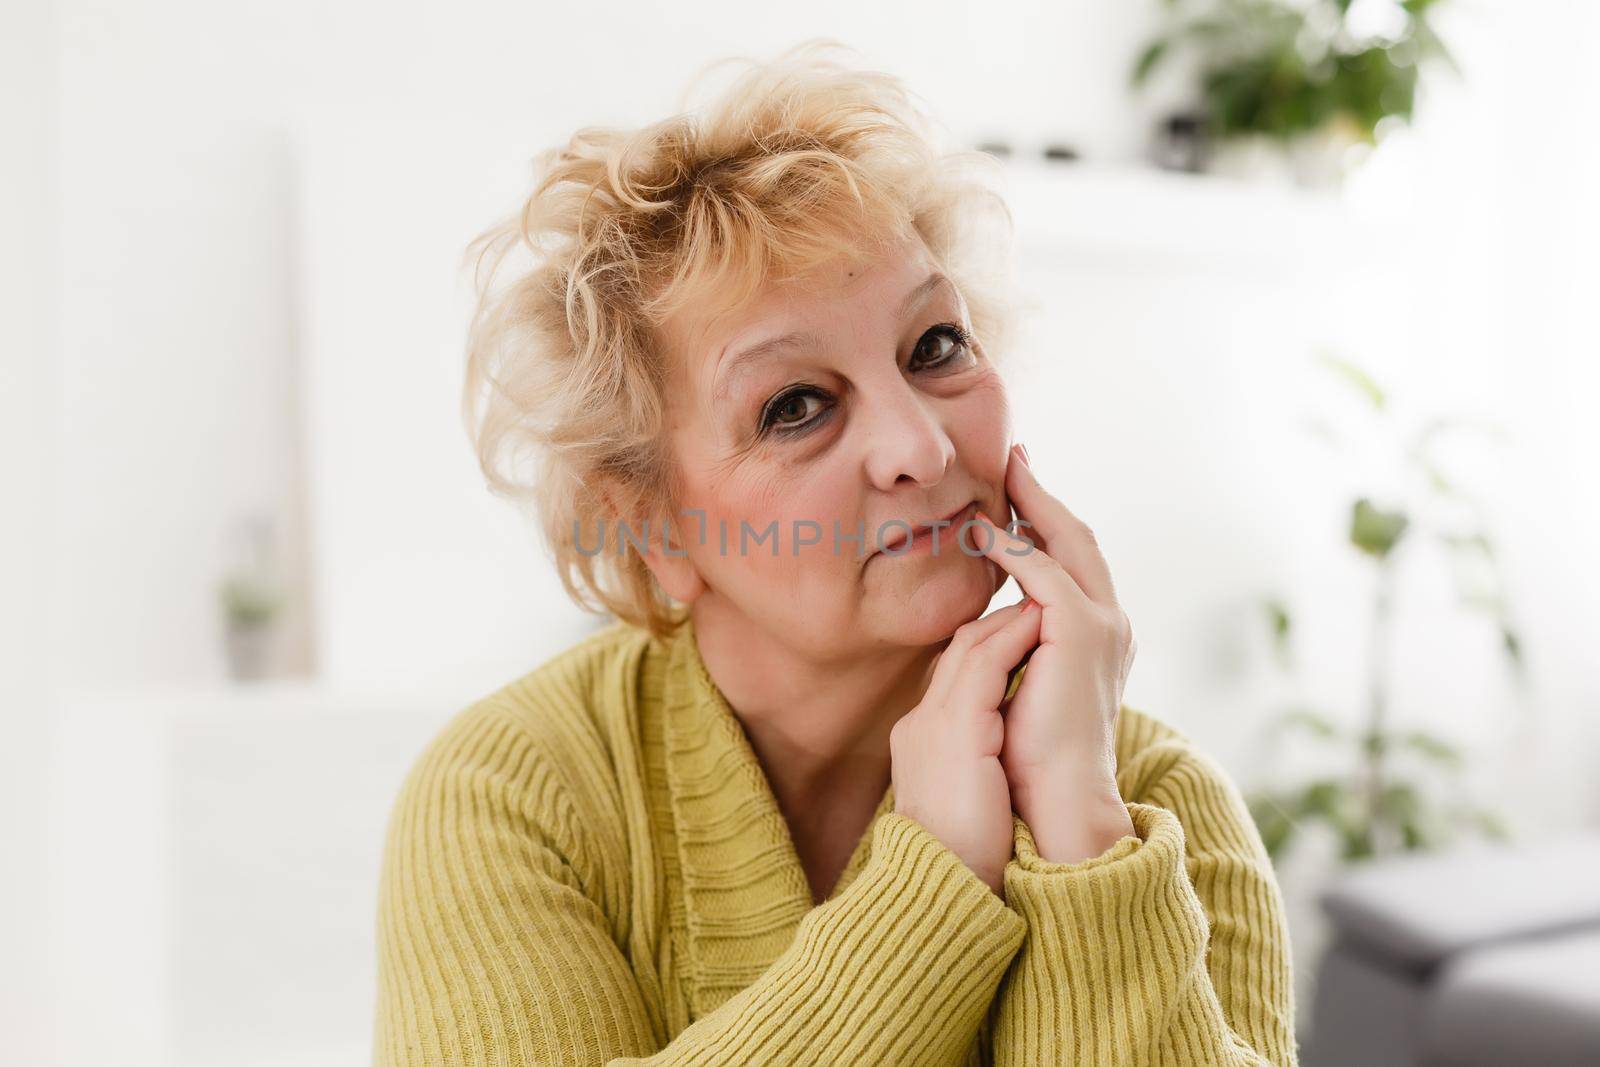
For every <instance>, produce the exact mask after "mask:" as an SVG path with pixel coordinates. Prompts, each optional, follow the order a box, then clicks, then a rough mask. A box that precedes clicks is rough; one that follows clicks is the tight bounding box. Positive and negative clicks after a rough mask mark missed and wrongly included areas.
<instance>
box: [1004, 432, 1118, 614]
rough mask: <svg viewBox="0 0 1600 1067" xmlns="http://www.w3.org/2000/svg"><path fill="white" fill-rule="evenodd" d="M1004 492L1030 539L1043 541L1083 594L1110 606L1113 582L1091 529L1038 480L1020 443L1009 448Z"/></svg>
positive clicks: (1112, 601) (1043, 545)
mask: <svg viewBox="0 0 1600 1067" xmlns="http://www.w3.org/2000/svg"><path fill="white" fill-rule="evenodd" d="M1006 493H1007V495H1008V496H1010V497H1011V505H1012V507H1014V508H1015V509H1016V511H1017V514H1018V516H1019V517H1020V518H1022V519H1024V520H1026V521H1027V523H1028V524H1029V526H1030V527H1032V529H1033V530H1035V531H1037V532H1038V537H1035V538H1033V540H1035V541H1042V542H1043V544H1042V547H1043V548H1044V550H1045V552H1047V553H1048V554H1049V555H1050V557H1051V558H1052V559H1054V560H1055V561H1056V562H1057V563H1059V564H1061V566H1062V568H1063V569H1065V570H1066V572H1067V573H1068V574H1070V575H1072V578H1073V580H1074V581H1075V582H1077V583H1078V588H1080V589H1082V590H1083V592H1084V595H1086V596H1087V597H1088V598H1089V599H1090V600H1093V601H1095V602H1096V603H1098V604H1101V605H1103V606H1105V607H1114V606H1115V605H1116V602H1117V591H1116V586H1115V585H1114V584H1113V582H1112V581H1111V568H1110V566H1109V565H1108V564H1107V563H1106V558H1105V554H1104V553H1103V552H1101V551H1100V544H1099V542H1098V541H1096V540H1095V536H1094V531H1093V530H1091V529H1089V526H1088V524H1086V523H1085V522H1084V521H1083V520H1082V519H1080V518H1078V516H1076V515H1074V514H1073V513H1072V511H1071V510H1070V509H1069V508H1068V507H1067V506H1066V505H1065V504H1063V503H1062V502H1061V501H1060V500H1058V499H1056V497H1055V496H1054V495H1053V494H1051V493H1050V492H1049V491H1048V490H1046V489H1045V487H1044V486H1043V485H1041V484H1040V482H1039V478H1038V476H1037V475H1036V474H1034V472H1033V468H1032V467H1031V466H1030V465H1029V464H1028V461H1027V458H1026V457H1025V455H1024V454H1023V452H1022V446H1020V445H1014V446H1012V449H1011V460H1010V463H1009V465H1008V466H1007V467H1006Z"/></svg>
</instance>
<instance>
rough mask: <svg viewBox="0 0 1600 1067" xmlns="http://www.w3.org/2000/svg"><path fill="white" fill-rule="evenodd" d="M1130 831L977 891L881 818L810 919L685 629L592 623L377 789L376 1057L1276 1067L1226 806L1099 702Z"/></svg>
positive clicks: (1187, 754) (1231, 799)
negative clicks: (396, 787) (1110, 721)
mask: <svg viewBox="0 0 1600 1067" xmlns="http://www.w3.org/2000/svg"><path fill="white" fill-rule="evenodd" d="M1116 755H1117V784H1118V786H1119V787H1120V789H1121V793H1122V797H1123V799H1124V801H1125V802H1126V804H1127V808H1128V813H1129V815H1130V817H1131V820H1132V824H1133V828H1134V833H1133V834H1131V835H1128V836H1125V837H1123V838H1122V839H1121V840H1120V841H1118V842H1117V843H1116V844H1115V845H1113V846H1112V847H1111V848H1109V849H1108V850H1107V851H1106V852H1104V853H1103V854H1101V855H1099V856H1095V857H1092V858H1089V859H1086V860H1083V861H1081V862H1078V863H1073V864H1061V863H1051V862H1048V861H1046V860H1044V859H1043V858H1042V857H1041V856H1040V855H1039V853H1038V850H1037V848H1036V847H1035V844H1034V839H1033V835H1032V833H1031V831H1030V830H1029V828H1028V826H1027V824H1026V823H1025V822H1024V821H1023V820H1022V819H1021V818H1020V817H1016V816H1013V829H1014V845H1015V855H1014V857H1013V859H1012V860H1011V862H1010V863H1009V864H1008V866H1007V867H1006V870H1005V881H1004V889H1005V899H1004V900H1001V899H1000V897H999V896H997V895H996V894H995V893H994V892H993V891H992V890H990V889H989V887H988V886H986V885H985V884H984V883H983V882H982V880H980V879H979V878H978V877H977V875H976V874H974V873H973V872H972V871H971V869H969V868H968V867H967V866H966V865H965V864H964V863H962V862H961V860H960V859H959V858H958V857H957V856H956V855H955V854H954V853H953V852H951V851H950V850H949V849H948V848H946V847H945V846H944V845H943V844H942V843H941V842H940V841H939V839H938V838H936V837H934V836H933V834H932V833H931V832H929V831H928V830H927V829H926V828H924V827H923V826H922V825H921V824H920V823H918V822H916V821H915V820H913V819H911V818H909V817H907V816H904V815H900V814H898V813H897V812H895V811H894V789H893V786H892V785H891V786H890V787H889V789H888V790H887V791H886V792H885V794H884V796H883V799H882V801H881V802H880V803H879V806H878V809H877V813H876V815H875V816H874V819H873V822H872V823H871V825H870V826H869V827H868V829H867V831H866V832H865V833H864V834H863V835H862V837H861V839H860V841H859V842H858V843H857V845H856V848H855V852H854V854H853V855H852V856H851V859H850V861H849V864H848V865H847V866H846V868H845V870H844V873H843V874H842V875H841V876H840V878H839V880H838V883H837V884H836V885H835V887H834V889H833V890H832V892H831V894H830V895H829V897H828V899H827V900H826V901H824V902H823V903H822V904H820V905H818V904H814V903H813V901H812V898H811V891H810V887H809V884H808V882H807V880H806V875H805V870H804V868H803V867H802V865H801V862H800V859H799V857H798V854H797V852H796V850H795V847H794V843H793V839H792V838H791V837H790V835H789V830H788V825H787V823H786V822H785V820H784V817H783V815H782V813H781V812H780V810H779V807H778V803H777V800H776V798H775V797H774V795H773V793H772V790H771V788H770V785H769V784H768V781H767V778H766V775H765V772H764V771H763V770H762V768H761V765H760V762H759V760H758V758H757V756H756V754H755V752H754V750H753V749H752V748H751V746H750V744H749V741H748V739H747V737H746V735H745V733H744V729H743V727H742V726H741V725H740V723H739V720H738V719H737V717H735V715H734V714H733V711H732V709H731V708H730V707H729V705H728V703H727V700H726V699H725V698H724V697H723V695H722V693H721V691H720V690H719V689H718V688H717V686H716V684H715V683H714V682H713V681H712V679H711V677H710V675H709V673H708V672H707V671H706V668H705V664H704V662H703V661H702V659H701V658H700V654H699V649H698V645H697V644H696V643H695V639H694V629H693V625H692V623H691V624H689V625H686V626H685V627H684V628H683V629H681V630H680V631H679V632H678V633H677V634H676V635H675V636H673V637H672V638H670V639H668V640H666V641H659V640H656V639H653V638H651V637H650V636H649V634H648V633H646V632H645V631H643V630H642V629H639V628H637V627H633V626H630V625H628V624H625V623H620V622H618V623H613V624H611V625H610V626H608V627H606V628H605V629H602V630H600V631H597V632H596V633H595V634H593V635H591V636H589V637H588V638H586V639H584V640H582V641H580V642H578V643H577V644H575V645H574V646H572V647H571V648H569V649H567V650H566V651H564V652H562V653H561V654H560V655H558V656H555V657H554V658H552V659H550V660H549V661H547V662H545V663H544V664H542V665H541V666H540V667H538V668H537V669H535V670H533V671H531V672H530V673H528V674H527V675H525V676H524V677H522V678H521V679H519V680H517V681H515V682H513V683H511V684H510V685H508V686H506V687H505V688H503V689H501V690H500V691H498V692H496V693H494V694H492V695H490V696H487V697H485V698H483V699H482V700H479V701H477V702H476V703H474V704H473V705H471V706H470V707H467V708H465V709H464V710H462V711H461V712H459V713H458V714H456V715H455V717H454V718H452V719H451V720H450V722H449V723H448V724H447V725H446V726H445V728H444V729H443V730H442V731H441V732H440V733H439V734H438V736H437V737H436V738H435V739H434V740H433V741H432V742H431V743H430V744H429V745H428V747H427V748H426V750H425V751H424V752H423V753H422V755H421V756H420V757H419V759H418V760H417V762H416V764H415V766H414V767H413V768H412V770H411V773H410V774H409V775H408V777H407V778H406V781H405V783H404V785H403V786H402V787H401V790H400V793H399V796H398V798H397V799H396V801H395V805H394V809H393V812H392V815H391V817H390V822H389V827H388V833H387V839H386V842H385V848H384V861H383V868H382V877H381V887H380V891H379V897H378V914H377V935H378V939H377V964H378V986H377V1005H376V1015H375V1028H374V1037H375V1048H374V1061H373V1062H374V1063H375V1064H376V1065H377V1067H424V1065H429V1067H466V1065H469V1064H470V1065H473V1067H478V1065H491V1064H492V1065H499V1067H529V1065H534V1064H540V1065H542V1064H560V1065H584V1064H596V1065H600V1064H604V1065H623V1064H660V1065H664V1064H695V1065H712V1064H730V1065H732V1064H739V1065H745V1064H827V1065H835V1064H837V1065H857V1064H862V1065H867V1064H886V1065H899V1064H929V1065H932V1064H950V1065H963V1067H974V1065H984V1064H994V1065H1003V1067H1022V1065H1043V1064H1078V1065H1088V1064H1174V1065H1179V1064H1181V1065H1192V1064H1230V1065H1243V1064H1251V1065H1260V1064H1272V1065H1278V1067H1282V1065H1292V1064H1295V1063H1296V1058H1297V1051H1296V1047H1295V1040H1294V1031H1293V1022H1294V1001H1293V985H1292V982H1291V973H1290V970H1291V963H1290V951H1289V940H1288V931H1287V928H1286V925H1285V920H1284V908H1283V901H1282V898H1281V895H1280V892H1279V888H1278V885H1277V882H1276V881H1275V879H1274V876H1273V871H1272V866H1271V863H1270V861H1269V859H1268V857H1267V854H1266V850H1265V848H1264V847H1263V845H1262V842H1261V838H1260V836H1259V834H1258V833H1257V831H1256V829H1255V825H1254V823H1253V822H1252V821H1251V819H1250V815H1249V812H1248V810H1247V809H1246V807H1245V804H1244V801H1243V798H1242V797H1241V796H1240V793H1239V791H1238V789H1237V787H1236V786H1235V785H1234V784H1233V783H1232V781H1231V780H1230V779H1229V778H1228V777H1227V775H1226V774H1225V773H1224V772H1223V771H1222V769H1221V768H1220V767H1218V766H1217V765H1216V764H1215V763H1214V762H1213V761H1212V760H1211V759H1210V758H1209V757H1207V756H1206V755H1205V754H1204V753H1202V752H1201V751H1199V750H1198V749H1197V748H1196V747H1195V746H1194V744H1193V743H1192V742H1191V741H1190V740H1189V739H1188V738H1187V737H1185V736H1184V735H1183V734H1181V733H1180V732H1178V731H1177V730H1175V729H1174V728H1172V727H1170V726H1167V725H1165V724H1164V723H1161V722H1160V721H1158V720H1157V719H1155V718H1154V717H1152V716H1149V715H1147V714H1144V713H1142V712H1139V711H1137V710H1135V709H1133V708H1129V707H1126V706H1124V707H1123V708H1122V709H1121V711H1120V713H1119V715H1118V721H1117V734H1116Z"/></svg>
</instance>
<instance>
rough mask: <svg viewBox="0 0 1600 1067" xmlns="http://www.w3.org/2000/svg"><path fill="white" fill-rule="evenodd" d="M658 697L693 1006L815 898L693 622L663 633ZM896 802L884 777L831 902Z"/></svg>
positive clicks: (738, 977) (749, 965)
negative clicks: (662, 705) (683, 901)
mask: <svg viewBox="0 0 1600 1067" xmlns="http://www.w3.org/2000/svg"><path fill="white" fill-rule="evenodd" d="M664 698H665V705H666V706H665V712H666V714H665V733H666V737H665V741H666V757H667V760H666V762H667V783H668V788H669V789H670V791H671V803H672V810H673V818H674V821H675V824H676V831H677V832H676V835H675V836H676V838H677V848H678V859H679V864H680V869H681V871H682V876H683V884H684V892H685V896H686V905H687V909H686V910H687V916H688V929H687V935H688V944H689V952H690V956H691V966H692V969H693V973H694V975H695V980H694V982H693V983H692V986H691V989H692V992H691V998H692V1002H693V1007H694V1009H695V1012H696V1014H697V1015H699V1014H703V1013H705V1012H709V1011H711V1010H712V1009H714V1008H715V1007H716V1006H717V1005H718V1004H720V1003H722V1001H724V1000H725V999H727V998H728V997H729V996H732V995H733V994H734V993H737V992H738V991H739V990H741V989H743V988H744V987H745V986H747V985H749V984H750V983H751V982H752V981H754V980H755V979H756V978H757V977H758V976H759V975H760V974H761V973H762V972H763V971H765V970H766V969H767V968H768V967H770V966H771V965H772V963H773V962H774V961H775V960H776V959H777V958H778V956H779V955H780V954H781V953H782V952H783V950H784V949H785V948H787V947H788V946H789V944H790V943H791V942H792V941H793V940H794V937H795V933H796V929H797V926H798V924H799V922H800V920H801V919H802V918H803V917H804V916H805V914H806V913H807V912H808V911H810V910H811V909H812V907H813V906H814V905H813V904H812V901H811V889H810V885H809V884H808V882H807V880H806V875H805V868H804V867H803V866H802V864H801V862H800V857H799V854H798V853H797V851H796V850H795V845H794V839H793V837H792V835H791V834H790V832H789V825H788V822H787V820H785V819H784V817H783V813H782V811H781V809H780V808H779V806H778V801H777V797H776V795H775V794H774V793H773V791H772V786H771V784H770V783H769V782H768V780H767V776H766V772H765V771H764V770H763V769H762V767H761V762H760V759H759V758H758V757H757V756H756V753H755V750H754V749H753V748H752V747H751V745H750V741H749V738H748V736H747V735H746V734H745V731H744V726H743V724H742V723H740V721H739V719H738V717H737V716H736V715H735V714H734V712H733V709H732V707H731V706H730V705H729V704H728V701H727V698H726V697H725V696H724V695H723V693H722V690H721V689H719V688H718V686H717V684H716V682H715V681H713V680H712V678H711V675H710V672H709V671H707V669H706V665H705V661H704V660H703V659H702V658H701V655H700V646H699V644H698V642H697V641H696V639H695V632H694V622H693V620H692V619H685V621H684V622H683V623H682V625H681V626H680V627H679V629H678V630H677V632H676V633H674V634H673V636H672V637H671V638H670V639H669V650H668V662H667V671H666V690H665V694H664ZM893 810H894V786H893V785H892V784H891V785H890V786H889V788H888V789H887V790H885V792H884V795H883V798H882V800H880V801H879V803H878V808H877V811H876V812H874V814H873V818H872V821H871V822H869V823H868V825H867V828H866V830H865V832H864V833H863V834H862V836H861V839H860V840H859V841H858V842H857V844H856V847H855V851H854V852H853V853H852V854H851V857H850V862H849V863H848V864H847V865H846V867H845V869H844V871H843V872H842V873H841V874H840V876H839V880H838V883H837V884H836V885H835V886H834V887H833V889H832V891H831V892H830V894H829V897H828V899H829V900H830V901H831V900H833V899H835V898H836V897H838V895H839V894H840V893H841V892H842V891H843V890H844V889H845V887H846V886H848V885H849V884H850V882H851V881H852V880H854V878H855V876H856V875H857V874H858V873H859V872H860V870H861V868H862V867H863V866H864V865H865V864H866V861H867V859H868V857H869V855H870V852H871V842H872V836H873V827H874V826H875V825H876V823H877V819H878V817H879V816H880V815H883V814H884V813H886V812H890V811H893Z"/></svg>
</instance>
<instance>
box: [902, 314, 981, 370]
mask: <svg viewBox="0 0 1600 1067" xmlns="http://www.w3.org/2000/svg"><path fill="white" fill-rule="evenodd" d="M929 341H934V342H936V343H934V344H931V345H930V344H929V343H928V342H929ZM938 341H943V342H944V343H943V344H938V343H937V342H938ZM922 352H928V353H931V355H930V356H929V357H928V358H927V359H925V360H921V361H917V360H915V358H913V362H916V363H917V365H918V368H919V369H923V370H926V369H929V368H937V367H943V366H945V365H946V364H951V363H956V362H959V361H960V360H962V359H964V358H965V357H967V356H969V355H971V354H972V335H971V334H969V333H968V332H967V331H966V330H965V329H963V328H962V327H961V325H960V324H959V323H954V322H941V323H940V324H939V325H937V326H935V327H933V328H932V329H930V330H929V331H928V332H927V333H925V334H923V335H922V337H921V338H920V339H919V340H918V341H917V349H916V353H922ZM916 353H913V357H915V355H916Z"/></svg>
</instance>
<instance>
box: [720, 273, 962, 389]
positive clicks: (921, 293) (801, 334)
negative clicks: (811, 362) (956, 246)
mask: <svg viewBox="0 0 1600 1067" xmlns="http://www.w3.org/2000/svg"><path fill="white" fill-rule="evenodd" d="M941 285H948V286H950V287H951V288H954V283H953V282H951V280H950V279H949V278H947V277H946V276H945V275H943V274H941V273H939V272H938V271H934V272H933V273H932V274H930V275H928V276H927V277H926V278H924V279H923V280H922V281H921V282H919V283H917V285H916V287H915V288H913V289H912V290H911V292H909V293H907V294H906V296H905V299H904V300H902V301H901V302H900V311H899V316H900V318H901V319H906V318H908V317H909V316H910V315H911V314H912V313H913V312H915V311H916V310H917V308H918V307H920V306H921V305H922V303H923V301H925V300H927V298H928V294H930V293H932V292H933V291H934V290H935V289H937V288H939V287H940V286H941ZM821 344H822V339H821V338H819V337H818V336H817V335H816V334H814V333H811V332H809V331H804V330H801V331H796V332H794V333H786V334H783V335H781V336H779V337H771V338H768V339H767V340H765V341H758V342H756V343H755V344H753V345H750V346H749V347H748V348H744V349H741V350H740V351H738V352H735V353H734V354H733V355H731V356H723V357H722V358H721V359H720V360H718V361H717V367H718V380H717V385H716V387H715V388H714V389H713V390H712V394H711V399H712V400H713V402H715V403H718V404H720V403H722V402H723V401H724V400H725V399H726V398H727V395H728V390H729V388H731V387H732V385H733V382H734V380H735V379H737V378H738V377H739V375H740V374H742V373H744V371H745V370H746V369H747V368H749V367H750V366H752V365H753V364H754V363H755V361H756V360H759V359H762V358H764V357H766V356H770V355H772V354H773V353H775V352H781V351H784V350H785V349H794V348H804V347H806V346H808V345H809V346H812V347H820V346H821Z"/></svg>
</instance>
